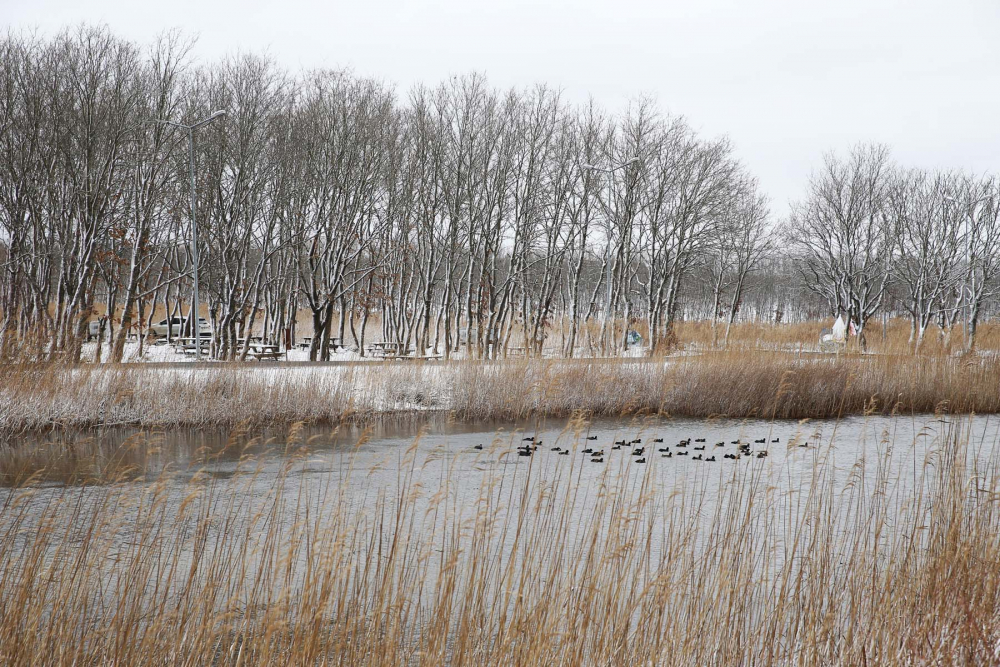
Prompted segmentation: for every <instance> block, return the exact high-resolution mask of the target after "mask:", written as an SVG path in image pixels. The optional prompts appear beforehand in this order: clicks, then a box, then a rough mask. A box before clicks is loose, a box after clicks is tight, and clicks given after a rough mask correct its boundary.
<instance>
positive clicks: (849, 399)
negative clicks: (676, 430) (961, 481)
mask: <svg viewBox="0 0 1000 667" xmlns="http://www.w3.org/2000/svg"><path fill="white" fill-rule="evenodd" d="M997 387H1000V362H998V361H997V360H996V359H994V358H978V357H974V358H969V359H965V360H961V359H954V358H949V357H934V356H932V357H912V356H889V355H863V356H857V355H841V356H839V357H812V356H809V355H801V356H797V355H790V354H786V353H778V352H765V351H756V352H753V353H748V352H743V351H738V350H731V351H724V352H710V353H704V354H701V355H698V356H692V357H680V358H671V359H669V360H666V361H663V360H628V359H623V360H615V361H586V360H577V361H572V362H567V361H560V360H535V359H531V360H516V361H514V360H508V361H505V362H497V363H478V362H468V363H456V364H446V365H433V364H427V365H424V364H417V365H408V364H385V365H383V364H377V365H372V366H359V367H323V368H310V367H303V368H267V367H264V366H261V365H247V366H228V365H220V366H216V367H210V368H191V369H177V368H157V367H153V368H146V367H142V366H128V367H92V366H79V367H61V366H57V365H48V366H40V365H25V366H15V367H7V368H6V369H5V372H4V377H3V380H2V381H0V432H7V433H11V432H18V431H26V430H38V429H47V428H51V427H54V426H72V427H85V426H93V425H117V424H134V425H140V426H146V427H150V426H173V425H193V426H217V425H233V424H239V423H244V424H251V425H253V424H287V423H291V422H294V421H307V422H318V423H335V422H341V421H344V420H361V421H364V420H372V419H377V418H381V417H384V416H386V415H400V414H410V415H413V414H422V413H426V412H428V411H451V412H453V413H455V414H456V415H457V416H458V417H460V418H462V419H476V420H492V419H520V418H525V417H530V416H545V415H559V416H566V415H569V414H571V413H573V412H575V411H584V412H587V413H589V414H591V415H593V416H614V415H621V414H634V413H649V412H665V413H669V414H672V415H675V416H690V417H709V416H713V415H726V416H729V417H735V418H742V417H777V418H783V419H800V418H806V417H809V418H827V417H837V416H843V415H850V414H863V413H865V412H872V411H875V412H880V413H884V414H889V413H892V412H894V411H896V412H899V411H902V412H912V413H923V412H934V411H935V410H939V409H941V410H946V411H949V412H956V413H965V412H977V413H993V412H997V411H1000V392H998V391H997Z"/></svg>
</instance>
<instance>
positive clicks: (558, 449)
mask: <svg viewBox="0 0 1000 667" xmlns="http://www.w3.org/2000/svg"><path fill="white" fill-rule="evenodd" d="M549 451H552V452H558V451H562V447H553V448H552V449H551V450H549Z"/></svg>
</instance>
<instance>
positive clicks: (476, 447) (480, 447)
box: [473, 445, 483, 449]
mask: <svg viewBox="0 0 1000 667" xmlns="http://www.w3.org/2000/svg"><path fill="white" fill-rule="evenodd" d="M482 448H483V446H482V445H476V446H475V447H473V449H482Z"/></svg>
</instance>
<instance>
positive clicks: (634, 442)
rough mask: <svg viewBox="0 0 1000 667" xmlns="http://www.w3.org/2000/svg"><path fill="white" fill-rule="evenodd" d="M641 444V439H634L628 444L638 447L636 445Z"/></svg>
mask: <svg viewBox="0 0 1000 667" xmlns="http://www.w3.org/2000/svg"><path fill="white" fill-rule="evenodd" d="M641 442H642V438H636V439H635V440H633V441H632V442H630V443H629V444H630V445H638V444H640V443H641Z"/></svg>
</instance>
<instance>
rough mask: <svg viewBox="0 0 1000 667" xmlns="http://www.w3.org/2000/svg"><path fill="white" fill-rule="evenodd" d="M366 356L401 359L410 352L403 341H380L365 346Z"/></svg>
mask: <svg viewBox="0 0 1000 667" xmlns="http://www.w3.org/2000/svg"><path fill="white" fill-rule="evenodd" d="M365 351H367V352H368V356H370V357H371V358H373V359H402V358H405V357H406V356H408V355H409V354H411V353H412V350H410V349H409V348H407V347H406V346H405V345H404V344H403V343H395V342H392V341H382V342H379V343H372V344H371V345H367V346H365Z"/></svg>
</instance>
